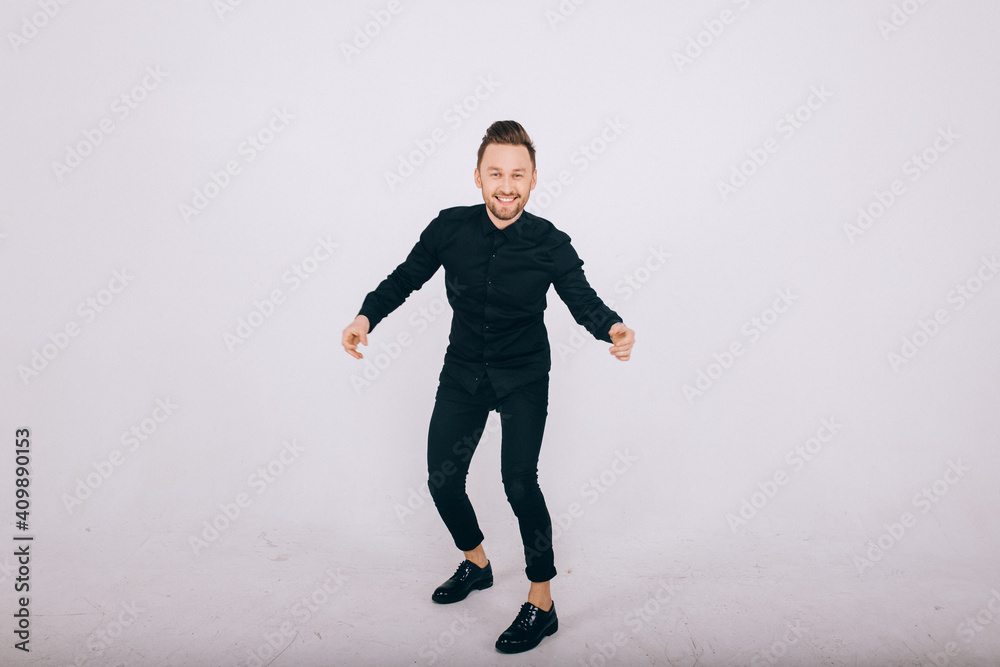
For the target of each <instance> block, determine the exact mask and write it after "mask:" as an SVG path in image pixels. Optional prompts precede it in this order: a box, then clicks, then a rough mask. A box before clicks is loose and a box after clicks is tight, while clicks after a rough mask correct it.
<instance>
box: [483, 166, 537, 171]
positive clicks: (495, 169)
mask: <svg viewBox="0 0 1000 667" xmlns="http://www.w3.org/2000/svg"><path fill="white" fill-rule="evenodd" d="M486 171H503V169H501V168H500V167H486ZM511 171H528V170H527V169H525V168H524V167H518V168H517V169H511Z"/></svg>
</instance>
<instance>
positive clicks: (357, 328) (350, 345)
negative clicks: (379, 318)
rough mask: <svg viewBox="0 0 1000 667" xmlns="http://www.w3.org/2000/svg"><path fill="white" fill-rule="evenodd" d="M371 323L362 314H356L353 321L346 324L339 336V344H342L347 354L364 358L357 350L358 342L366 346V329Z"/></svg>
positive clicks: (356, 357)
mask: <svg viewBox="0 0 1000 667" xmlns="http://www.w3.org/2000/svg"><path fill="white" fill-rule="evenodd" d="M370 328H371V323H370V322H369V321H368V318H367V317H365V316H364V315H358V316H357V317H355V318H354V321H353V322H351V323H350V324H348V325H347V327H346V328H345V329H344V334H343V335H342V336H341V337H340V344H341V345H343V346H344V350H346V351H347V354H349V355H351V356H352V357H354V358H355V359H364V358H365V355H363V354H361V353H360V352H358V343H361V344H362V345H364V346H365V347H367V346H368V330H369V329H370Z"/></svg>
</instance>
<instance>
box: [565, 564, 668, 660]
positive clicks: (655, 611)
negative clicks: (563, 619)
mask: <svg viewBox="0 0 1000 667" xmlns="http://www.w3.org/2000/svg"><path fill="white" fill-rule="evenodd" d="M657 581H658V582H659V584H660V585H659V587H657V589H656V590H655V591H653V593H652V594H651V595H650V596H649V597H648V598H647V599H646V601H645V602H644V603H642V604H641V605H639V606H637V607H634V608H632V609H630V610H629V611H628V612H626V613H625V618H624V620H623V623H624V625H625V626H626V627H627V628H629V630H630V632H626V631H624V630H616V631H615V632H612V633H611V635H610V636H609V637H608V639H607V641H602V642H597V643H596V644H595V645H594V648H593V650H591V652H590V653H589V654H588V655H587V656H586V657H584V658H580V664H581V665H582V666H583V667H603V666H604V665H607V664H608V663H609V662H610V661H612V660H614V659H615V656H616V655H618V651H619V650H620V649H621V648H623V647H625V646H626V645H627V644H628V643H629V642H630V641H632V638H633V637H635V636H636V635H637V634H639V633H640V632H641V631H642V629H643V628H645V627H646V626H647V625H649V624H650V623H651V622H652V621H653V619H654V618H656V616H658V615H659V614H660V613H661V612H663V610H664V609H668V608H669V607H670V606H671V605H672V604H673V598H674V596H676V595H677V592H678V590H679V589H680V586H679V585H678V584H677V583H676V582H675V581H674V580H673V579H672V578H671V579H663V578H660V579H658V580H657Z"/></svg>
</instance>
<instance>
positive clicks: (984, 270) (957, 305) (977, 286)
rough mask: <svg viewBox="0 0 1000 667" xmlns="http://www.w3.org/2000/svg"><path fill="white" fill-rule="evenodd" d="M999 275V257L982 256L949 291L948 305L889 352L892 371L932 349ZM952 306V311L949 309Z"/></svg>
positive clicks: (942, 307) (918, 325)
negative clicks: (955, 317) (954, 317)
mask: <svg viewBox="0 0 1000 667" xmlns="http://www.w3.org/2000/svg"><path fill="white" fill-rule="evenodd" d="M998 272H1000V259H998V258H997V255H996V253H994V254H993V255H991V256H989V257H986V256H983V258H982V261H981V262H980V264H979V266H978V267H977V268H976V269H975V270H974V271H973V272H972V273H971V274H969V275H968V276H967V277H966V278H965V279H964V280H962V281H961V282H958V283H955V286H954V287H952V289H951V290H949V291H948V294H947V295H946V296H945V302H946V303H947V304H948V305H947V306H941V307H939V308H936V309H935V310H934V312H933V313H932V314H931V315H929V316H928V317H926V318H920V319H918V320H917V325H916V327H914V328H913V330H912V331H911V333H909V334H906V335H904V336H903V338H902V340H901V341H900V345H899V347H898V348H896V349H893V350H890V351H889V352H888V354H887V357H888V361H889V367H890V368H892V370H893V371H894V372H896V373H898V372H899V369H900V368H901V367H903V366H905V365H906V364H908V363H910V362H911V361H913V360H914V359H915V358H916V357H917V355H918V354H919V353H920V351H921V350H923V349H925V348H926V347H927V346H928V345H930V343H931V341H932V340H934V339H935V338H937V336H938V335H939V334H940V333H941V331H942V330H943V329H944V327H945V326H947V325H948V324H949V323H950V322H951V316H952V314H953V313H956V312H958V311H960V310H962V309H963V308H965V307H966V306H967V305H968V304H969V303H970V302H971V301H972V300H973V299H975V298H976V296H977V295H978V294H979V293H980V292H981V291H982V290H983V287H985V286H986V283H988V282H990V281H991V280H993V278H994V277H996V275H997V273H998ZM949 306H952V308H950V309H949Z"/></svg>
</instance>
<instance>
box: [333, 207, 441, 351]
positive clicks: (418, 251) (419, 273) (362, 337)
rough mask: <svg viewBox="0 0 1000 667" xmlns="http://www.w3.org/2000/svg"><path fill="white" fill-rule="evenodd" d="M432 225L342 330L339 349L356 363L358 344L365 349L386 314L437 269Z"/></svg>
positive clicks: (438, 263) (437, 261) (370, 294)
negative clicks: (370, 333)
mask: <svg viewBox="0 0 1000 667" xmlns="http://www.w3.org/2000/svg"><path fill="white" fill-rule="evenodd" d="M435 229H436V227H434V221H431V223H430V224H429V225H427V227H426V228H425V229H424V231H423V232H421V233H420V239H419V240H418V241H417V243H416V245H414V246H413V249H412V250H410V254H409V255H407V257H406V259H405V260H404V261H403V263H402V264H400V265H399V266H397V267H396V268H395V270H393V272H392V273H390V274H389V275H388V276H386V278H385V280H383V281H382V282H381V283H379V285H378V287H376V288H375V289H374V290H372V291H371V292H369V293H368V294H367V296H365V300H364V302H363V303H362V304H361V311H360V312H359V313H358V315H357V317H355V318H354V321H353V322H351V323H350V324H349V325H347V327H346V328H344V332H343V334H342V335H341V341H340V342H341V345H343V346H344V350H345V351H346V352H347V353H348V354H350V355H351V356H352V357H354V358H356V359H363V358H364V356H363V355H362V354H361V353H360V352H358V343H360V344H362V345H365V346H367V345H368V333H369V332H370V331H371V330H372V329H374V328H375V325H376V324H378V323H379V322H380V321H382V320H383V319H384V318H385V317H386V316H387V315H389V313H391V312H392V311H394V310H396V308H398V307H399V306H400V305H401V304H402V303H403V302H404V301H406V299H407V297H408V296H410V294H411V293H412V292H413V291H414V290H417V289H420V288H421V287H422V286H423V284H424V283H426V282H427V281H428V280H430V279H431V276H433V275H434V274H435V273H436V272H437V270H438V267H440V266H441V261H440V259H439V258H438V255H437V242H436V238H435Z"/></svg>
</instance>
